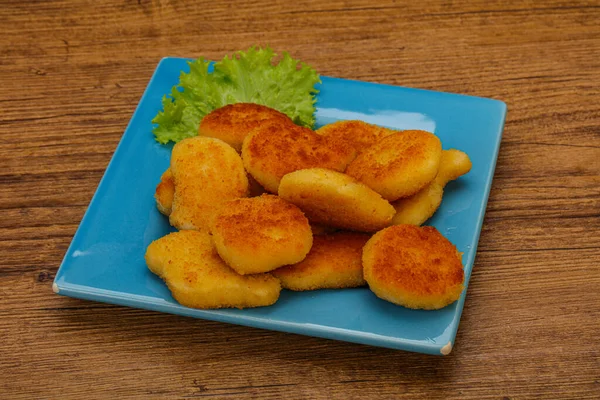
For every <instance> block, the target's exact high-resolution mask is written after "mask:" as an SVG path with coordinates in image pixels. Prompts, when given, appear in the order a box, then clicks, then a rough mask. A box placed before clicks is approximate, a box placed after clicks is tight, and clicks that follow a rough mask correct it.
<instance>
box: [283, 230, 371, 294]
mask: <svg viewBox="0 0 600 400" xmlns="http://www.w3.org/2000/svg"><path fill="white" fill-rule="evenodd" d="M370 237H371V236H370V235H367V234H365V233H357V232H337V233H332V234H326V235H320V236H315V238H314V242H313V246H312V249H311V250H310V252H309V253H308V255H307V256H306V258H305V259H304V260H302V261H300V262H299V263H298V264H294V265H287V266H285V267H281V268H278V269H276V270H275V271H273V272H272V273H273V275H274V276H275V277H277V278H279V280H280V281H281V286H282V287H283V288H284V289H290V290H296V291H302V290H316V289H343V288H353V287H359V286H364V285H365V284H366V282H365V280H364V278H363V271H362V259H361V257H362V249H363V246H364V245H365V243H367V240H369V238H370Z"/></svg>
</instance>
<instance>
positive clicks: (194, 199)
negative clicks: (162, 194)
mask: <svg viewBox="0 0 600 400" xmlns="http://www.w3.org/2000/svg"><path fill="white" fill-rule="evenodd" d="M171 172H172V174H173V179H174V181H175V195H174V196H173V207H172V211H171V214H170V216H169V220H170V222H171V225H173V226H174V227H176V228H177V229H203V230H208V229H209V224H210V221H211V219H212V217H213V216H214V214H215V213H216V212H217V210H218V208H219V206H220V204H221V203H223V202H225V201H227V200H232V199H236V198H238V197H244V196H246V195H247V194H248V178H247V177H246V171H245V170H244V165H243V163H242V160H241V158H240V156H239V154H238V153H236V152H235V150H234V149H233V148H232V147H231V146H229V145H228V144H227V143H225V142H223V141H221V140H219V139H213V138H207V137H198V136H197V137H193V138H189V139H184V140H182V141H181V142H179V143H177V144H176V145H175V146H174V147H173V152H172V154H171Z"/></svg>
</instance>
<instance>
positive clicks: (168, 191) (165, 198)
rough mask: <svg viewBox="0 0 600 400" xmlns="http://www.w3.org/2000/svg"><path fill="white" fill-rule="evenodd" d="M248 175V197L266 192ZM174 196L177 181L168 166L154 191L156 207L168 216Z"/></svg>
mask: <svg viewBox="0 0 600 400" xmlns="http://www.w3.org/2000/svg"><path fill="white" fill-rule="evenodd" d="M247 177H248V197H256V196H260V195H261V194H263V193H266V192H265V188H263V187H262V186H260V183H258V182H256V180H255V179H254V178H253V177H252V175H249V174H248V175H247ZM173 196H175V181H174V180H173V174H172V173H171V168H167V170H166V171H165V172H164V173H163V174H162V176H161V177H160V182H159V184H158V185H157V186H156V192H155V193H154V198H155V199H156V208H158V211H160V212H161V213H162V214H164V215H166V216H167V217H168V216H169V215H170V214H171V207H172V206H173Z"/></svg>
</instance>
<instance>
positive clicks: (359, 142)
mask: <svg viewBox="0 0 600 400" xmlns="http://www.w3.org/2000/svg"><path fill="white" fill-rule="evenodd" d="M316 132H317V133H318V134H319V135H323V136H326V137H328V138H330V139H332V138H335V139H338V140H340V141H343V142H345V143H346V144H347V145H348V146H350V147H352V148H353V149H354V150H356V152H357V154H358V153H360V152H361V151H363V150H364V149H367V148H369V147H371V146H373V145H374V144H375V143H377V142H378V141H379V140H380V139H383V138H384V137H386V136H389V135H392V134H394V133H396V132H398V131H395V130H393V129H388V128H384V127H381V126H378V125H373V124H368V123H366V122H363V121H358V120H346V121H337V122H334V123H332V124H327V125H324V126H322V127H321V128H319V129H317V131H316Z"/></svg>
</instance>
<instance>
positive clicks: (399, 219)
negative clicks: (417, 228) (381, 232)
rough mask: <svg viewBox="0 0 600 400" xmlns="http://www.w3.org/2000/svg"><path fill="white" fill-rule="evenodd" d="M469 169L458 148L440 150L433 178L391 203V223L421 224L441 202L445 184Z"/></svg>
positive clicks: (469, 164) (469, 163)
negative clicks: (436, 170) (392, 216)
mask: <svg viewBox="0 0 600 400" xmlns="http://www.w3.org/2000/svg"><path fill="white" fill-rule="evenodd" d="M470 170H471V160H470V159H469V156H468V155H467V154H465V153H463V152H462V151H460V150H442V158H441V161H440V169H439V170H438V174H437V176H436V177H435V179H434V180H433V181H432V182H431V183H429V184H428V185H427V186H425V187H424V188H423V189H421V190H419V191H418V192H417V193H415V194H413V195H412V196H409V197H405V198H403V199H399V200H396V201H395V202H393V203H392V205H393V206H394V208H395V209H396V215H394V219H393V220H392V224H393V225H402V224H410V225H422V224H423V223H424V222H425V221H427V220H428V219H429V218H431V217H432V216H433V214H435V212H436V210H437V209H438V208H439V206H440V204H442V196H443V195H444V187H445V186H446V184H447V183H448V182H449V181H451V180H454V179H457V178H458V177H460V176H461V175H464V174H466V173H467V172H469V171H470Z"/></svg>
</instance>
